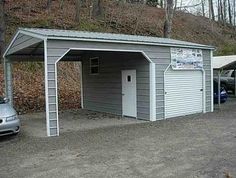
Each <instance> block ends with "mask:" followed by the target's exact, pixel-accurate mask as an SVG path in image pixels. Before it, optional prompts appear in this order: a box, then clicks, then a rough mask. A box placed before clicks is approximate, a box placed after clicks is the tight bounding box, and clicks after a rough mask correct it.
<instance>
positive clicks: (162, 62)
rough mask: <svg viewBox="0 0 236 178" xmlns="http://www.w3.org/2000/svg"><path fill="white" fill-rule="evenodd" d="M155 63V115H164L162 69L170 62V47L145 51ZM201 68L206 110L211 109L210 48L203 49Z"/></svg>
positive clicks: (159, 116) (160, 117)
mask: <svg viewBox="0 0 236 178" xmlns="http://www.w3.org/2000/svg"><path fill="white" fill-rule="evenodd" d="M145 53H146V54H147V55H148V56H149V57H150V59H151V60H152V61H153V62H154V63H156V117H157V120H158V119H163V118H164V117H165V108H164V103H165V101H164V71H165V70H166V68H167V67H168V65H169V64H170V62H171V54H170V47H156V50H155V53H153V52H151V51H149V52H145ZM203 68H204V70H205V87H206V91H205V93H206V94H205V96H206V112H210V111H211V59H210V50H203Z"/></svg>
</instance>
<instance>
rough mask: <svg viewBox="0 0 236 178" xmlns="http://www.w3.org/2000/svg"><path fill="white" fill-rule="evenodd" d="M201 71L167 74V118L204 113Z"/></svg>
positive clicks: (170, 70) (174, 71) (170, 72)
mask: <svg viewBox="0 0 236 178" xmlns="http://www.w3.org/2000/svg"><path fill="white" fill-rule="evenodd" d="M202 87H203V81H202V72H201V71H193V70H192V71H183V70H182V71H176V70H172V69H169V70H168V71H167V72H166V74H165V92H166V94H165V117H166V118H170V117H177V116H183V115H188V114H193V113H200V112H202V111H203V107H202V106H203V101H202V100H203V92H202Z"/></svg>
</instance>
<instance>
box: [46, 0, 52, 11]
mask: <svg viewBox="0 0 236 178" xmlns="http://www.w3.org/2000/svg"><path fill="white" fill-rule="evenodd" d="M51 5H52V0H47V9H48V10H50V9H51Z"/></svg>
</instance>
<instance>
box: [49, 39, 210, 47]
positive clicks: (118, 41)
mask: <svg viewBox="0 0 236 178" xmlns="http://www.w3.org/2000/svg"><path fill="white" fill-rule="evenodd" d="M47 39H49V40H69V41H89V42H105V43H123V44H136V45H150V46H169V47H183V48H194V49H211V50H214V49H215V48H214V47H207V46H194V45H182V44H170V43H151V42H150V43H148V42H135V41H120V40H102V39H86V38H70V37H51V36H49V37H48V38H47Z"/></svg>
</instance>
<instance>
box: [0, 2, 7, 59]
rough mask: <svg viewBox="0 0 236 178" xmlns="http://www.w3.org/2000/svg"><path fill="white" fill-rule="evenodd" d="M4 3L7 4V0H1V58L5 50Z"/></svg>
mask: <svg viewBox="0 0 236 178" xmlns="http://www.w3.org/2000/svg"><path fill="white" fill-rule="evenodd" d="M4 5H5V0H0V59H1V58H2V55H3V51H4V49H5V32H6V24H5V10H4ZM0 62H1V60H0Z"/></svg>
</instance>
